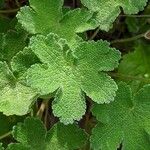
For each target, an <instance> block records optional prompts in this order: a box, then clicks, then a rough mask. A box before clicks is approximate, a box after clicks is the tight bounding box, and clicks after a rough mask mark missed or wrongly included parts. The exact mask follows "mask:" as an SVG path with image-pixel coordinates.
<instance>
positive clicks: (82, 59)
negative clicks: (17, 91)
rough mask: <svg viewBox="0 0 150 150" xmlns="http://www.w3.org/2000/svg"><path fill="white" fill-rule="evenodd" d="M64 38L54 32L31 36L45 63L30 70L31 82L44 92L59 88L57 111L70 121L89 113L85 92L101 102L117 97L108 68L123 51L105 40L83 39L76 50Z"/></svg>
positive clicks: (32, 85) (31, 47)
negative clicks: (66, 43) (90, 40)
mask: <svg viewBox="0 0 150 150" xmlns="http://www.w3.org/2000/svg"><path fill="white" fill-rule="evenodd" d="M64 42H65V41H64V40H62V39H59V37H58V36H57V35H54V34H49V35H47V36H46V37H45V36H42V35H37V36H35V37H32V38H31V42H30V44H29V47H30V49H31V50H32V51H33V52H34V53H35V54H36V56H37V57H38V58H39V59H40V61H41V62H42V64H35V65H33V66H32V67H31V68H30V69H29V70H28V73H27V83H28V85H30V86H31V87H32V88H35V89H38V90H39V91H40V93H41V95H48V94H50V93H53V92H55V91H57V92H56V95H55V99H54V101H53V106H52V108H53V112H54V114H55V116H57V117H59V118H60V120H61V122H63V123H65V124H68V123H73V121H74V120H80V119H81V117H82V115H84V113H85V109H86V104H85V99H84V93H83V92H85V93H86V94H87V95H88V96H89V97H91V98H92V99H93V101H95V102H97V103H109V102H110V101H113V98H114V96H115V92H116V90H117V85H116V83H115V82H114V81H113V80H112V79H111V78H110V77H109V76H108V75H107V74H106V73H104V71H108V70H109V71H110V70H113V68H115V67H116V66H117V65H118V60H119V59H120V53H119V52H118V51H117V50H116V49H114V48H110V47H109V44H108V43H107V42H105V41H102V40H101V41H98V42H93V41H92V42H83V43H82V44H80V46H79V47H77V48H76V49H74V51H73V52H72V51H71V50H70V49H68V48H67V47H66V45H65V44H64ZM99 71H103V72H99ZM77 108H78V109H77Z"/></svg>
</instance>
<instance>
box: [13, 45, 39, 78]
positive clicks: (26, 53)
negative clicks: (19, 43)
mask: <svg viewBox="0 0 150 150" xmlns="http://www.w3.org/2000/svg"><path fill="white" fill-rule="evenodd" d="M39 62H40V60H39V59H38V58H37V56H36V55H35V54H34V53H33V52H32V51H31V49H29V48H27V47H25V48H24V49H23V51H19V52H18V53H17V54H16V55H15V56H14V57H13V58H12V60H11V68H12V70H13V72H14V73H15V75H16V76H17V77H18V78H24V77H25V73H26V71H27V69H29V68H30V66H31V65H33V64H35V63H39Z"/></svg>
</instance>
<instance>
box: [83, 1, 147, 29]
mask: <svg viewBox="0 0 150 150" xmlns="http://www.w3.org/2000/svg"><path fill="white" fill-rule="evenodd" d="M81 2H82V4H83V5H85V6H86V7H87V8H88V9H89V10H92V11H93V12H96V13H97V20H98V21H99V26H100V28H101V29H102V30H105V31H108V30H109V29H110V28H111V27H112V24H113V22H114V21H115V19H116V18H117V17H118V15H119V14H120V12H121V10H120V7H122V8H123V11H124V13H125V14H135V13H138V12H139V11H142V10H143V9H144V7H145V6H146V4H147V2H148V0H140V1H139V0H130V1H128V0H81Z"/></svg>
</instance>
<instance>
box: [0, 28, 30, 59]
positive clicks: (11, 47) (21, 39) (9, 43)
mask: <svg viewBox="0 0 150 150" xmlns="http://www.w3.org/2000/svg"><path fill="white" fill-rule="evenodd" d="M26 39H27V33H26V32H25V31H23V30H22V31H18V32H17V31H13V30H10V31H8V32H7V33H6V34H0V42H1V43H0V61H7V62H10V61H11V59H12V57H13V56H14V55H15V54H16V53H18V52H19V51H21V50H23V48H24V47H25V46H26Z"/></svg>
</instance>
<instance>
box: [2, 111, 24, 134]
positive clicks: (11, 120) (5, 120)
mask: <svg viewBox="0 0 150 150" xmlns="http://www.w3.org/2000/svg"><path fill="white" fill-rule="evenodd" d="M18 121H22V118H21V117H16V116H9V117H8V116H5V115H3V114H2V113H0V136H2V135H3V134H5V133H8V132H9V131H11V130H12V127H13V126H14V125H15V124H16V123H17V122H18Z"/></svg>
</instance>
